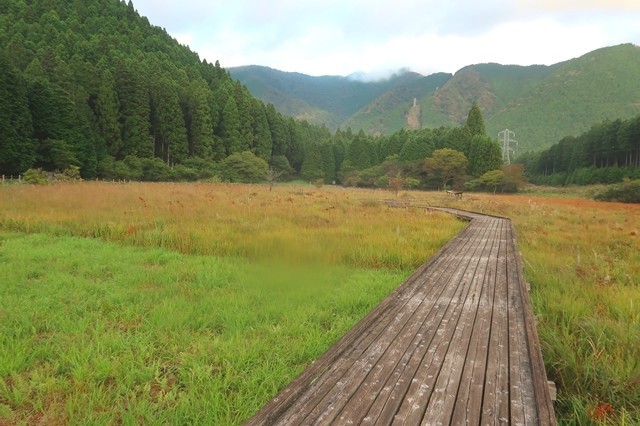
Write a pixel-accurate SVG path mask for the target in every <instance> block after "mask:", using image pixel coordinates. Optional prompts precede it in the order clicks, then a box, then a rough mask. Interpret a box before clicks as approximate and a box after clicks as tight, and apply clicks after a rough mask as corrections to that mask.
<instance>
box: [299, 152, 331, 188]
mask: <svg viewBox="0 0 640 426" xmlns="http://www.w3.org/2000/svg"><path fill="white" fill-rule="evenodd" d="M300 174H301V175H302V177H303V178H305V179H307V180H309V181H313V180H316V179H323V178H324V176H325V172H324V162H323V159H322V152H321V151H320V146H318V145H317V144H315V143H313V144H310V145H308V146H307V147H306V149H305V152H304V162H303V163H302V168H301V170H300Z"/></svg>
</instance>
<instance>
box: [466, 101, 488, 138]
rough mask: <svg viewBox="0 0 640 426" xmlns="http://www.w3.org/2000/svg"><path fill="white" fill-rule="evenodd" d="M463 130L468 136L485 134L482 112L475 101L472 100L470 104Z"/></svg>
mask: <svg viewBox="0 0 640 426" xmlns="http://www.w3.org/2000/svg"><path fill="white" fill-rule="evenodd" d="M465 130H466V131H467V132H468V133H469V135H470V136H486V135H487V129H486V128H485V126H484V118H482V112H480V107H479V106H478V103H477V102H474V103H473V105H471V109H470V110H469V114H468V115H467V122H466V124H465Z"/></svg>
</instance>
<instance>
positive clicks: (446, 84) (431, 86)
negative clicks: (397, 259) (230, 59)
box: [229, 44, 640, 152]
mask: <svg viewBox="0 0 640 426" xmlns="http://www.w3.org/2000/svg"><path fill="white" fill-rule="evenodd" d="M229 71H230V73H231V75H232V77H233V78H235V79H238V80H239V81H240V82H242V83H243V84H245V85H246V86H247V88H248V89H249V91H250V92H251V93H252V94H253V95H254V96H256V97H258V98H259V99H261V100H263V101H264V102H268V103H272V104H273V105H274V106H275V107H276V109H277V110H278V111H280V112H281V113H283V114H287V115H290V116H293V117H296V118H300V119H304V120H307V121H309V122H310V123H315V124H325V125H326V126H327V127H329V128H330V129H331V130H335V129H337V128H342V129H346V128H347V127H351V128H352V129H353V130H358V129H360V128H362V129H364V130H365V132H367V133H369V134H390V133H392V132H394V131H397V130H400V129H402V128H420V127H439V126H448V125H458V124H461V123H463V122H464V120H465V119H466V114H467V113H468V111H469V108H470V106H471V104H472V103H473V102H474V101H475V102H477V103H478V105H479V106H480V108H481V110H482V113H483V115H484V118H485V122H486V126H487V130H488V131H489V133H490V134H492V135H494V136H497V134H498V132H499V131H501V130H504V129H507V128H508V129H510V130H513V131H515V132H516V140H517V141H518V142H519V145H518V151H519V152H524V151H527V150H539V149H542V148H544V147H547V146H549V145H551V144H553V143H556V142H557V141H558V140H559V139H561V138H562V137H564V136H566V135H577V134H579V133H581V132H584V131H585V130H587V129H589V127H590V126H591V125H593V124H594V123H596V122H600V121H602V120H605V119H617V118H626V117H631V116H634V115H637V114H639V113H640V84H638V76H639V75H640V47H638V46H635V45H633V44H624V45H619V46H614V47H607V48H603V49H599V50H596V51H593V52H591V53H588V54H586V55H584V56H582V57H579V58H575V59H572V60H569V61H566V62H561V63H558V64H555V65H551V66H544V65H533V66H515V65H499V64H479V65H470V66H467V67H465V68H462V69H461V70H459V71H458V72H457V73H456V74H454V75H451V74H446V73H438V74H433V75H429V76H422V75H420V74H418V73H414V72H408V71H405V72H401V73H398V74H396V75H393V76H392V77H391V78H388V79H386V80H381V81H373V82H366V81H361V80H358V79H354V78H353V77H336V76H323V77H311V76H308V75H304V74H299V73H287V72H282V71H277V70H274V69H270V68H266V67H259V66H247V67H239V68H230V69H229Z"/></svg>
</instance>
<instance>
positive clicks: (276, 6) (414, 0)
mask: <svg viewBox="0 0 640 426" xmlns="http://www.w3.org/2000/svg"><path fill="white" fill-rule="evenodd" d="M133 5H134V7H135V8H136V10H137V11H138V12H139V13H140V14H141V15H143V16H146V17H147V18H149V21H150V22H151V23H152V24H153V25H157V26H160V27H163V28H165V29H166V30H167V32H168V33H169V34H171V35H172V36H173V37H174V38H176V39H177V40H178V41H179V42H180V43H182V44H185V45H188V46H189V47H190V48H191V50H193V51H195V52H197V53H198V54H199V55H200V58H201V59H206V60H207V61H209V62H215V61H216V60H219V61H220V64H221V65H222V66H223V67H224V68H230V67H235V66H241V65H264V66H268V67H271V68H275V69H279V70H282V71H292V72H301V73H304V74H309V75H314V76H319V75H342V76H347V75H350V74H353V73H362V74H364V75H365V76H366V77H367V78H369V79H377V78H383V77H385V76H387V75H389V74H392V73H394V72H397V71H399V70H411V71H415V72H419V73H421V74H423V75H429V74H432V73H435V72H449V73H455V72H456V71H458V70H459V69H460V68H462V67H464V66H466V65H471V64H478V63H486V62H497V63H500V64H504V65H507V64H515V65H533V64H544V65H550V64H554V63H558V62H562V61H565V60H569V59H572V58H575V57H579V56H581V55H583V54H585V53H588V52H590V51H592V50H595V49H598V48H601V47H606V46H613V45H617V44H622V43H634V44H636V45H640V0H316V1H309V0H133Z"/></svg>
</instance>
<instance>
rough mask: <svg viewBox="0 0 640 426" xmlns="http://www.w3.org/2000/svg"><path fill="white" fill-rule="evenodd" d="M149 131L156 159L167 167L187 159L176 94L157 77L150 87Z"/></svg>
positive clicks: (185, 141) (180, 112) (187, 149)
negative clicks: (160, 160)
mask: <svg viewBox="0 0 640 426" xmlns="http://www.w3.org/2000/svg"><path fill="white" fill-rule="evenodd" d="M151 129H152V134H153V138H154V142H155V150H154V154H155V156H156V157H158V158H161V159H162V160H163V161H164V162H165V163H166V164H168V165H173V164H174V163H181V162H182V161H184V160H185V159H186V158H187V156H188V153H189V144H188V141H187V131H186V127H185V124H184V117H183V116H182V110H181V109H180V104H179V102H178V94H177V93H176V89H175V87H174V86H173V85H172V84H171V82H170V81H169V79H168V78H167V77H164V76H162V77H158V78H157V79H156V80H155V82H154V84H153V85H152V87H151ZM147 158H148V157H147Z"/></svg>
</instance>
